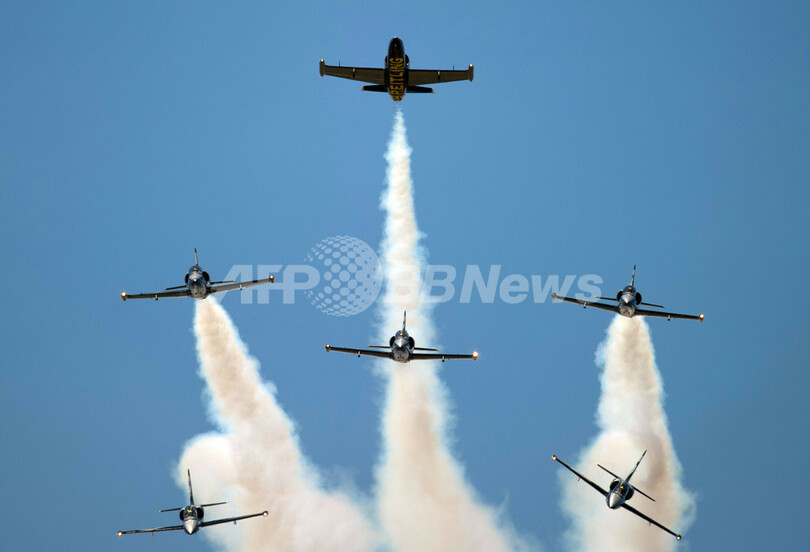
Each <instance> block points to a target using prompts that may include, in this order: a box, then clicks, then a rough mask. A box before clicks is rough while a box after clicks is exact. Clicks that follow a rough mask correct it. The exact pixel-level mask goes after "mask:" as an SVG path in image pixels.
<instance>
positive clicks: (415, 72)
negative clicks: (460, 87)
mask: <svg viewBox="0 0 810 552" xmlns="http://www.w3.org/2000/svg"><path fill="white" fill-rule="evenodd" d="M320 71H321V76H324V75H328V76H330V77H340V78H342V79H350V80H358V81H360V82H369V83H371V85H370V86H369V85H367V86H364V87H363V90H366V91H368V92H387V93H388V95H389V96H391V99H392V100H394V101H395V102H398V101H401V100H402V98H404V97H405V93H406V92H408V93H411V94H419V93H429V94H432V93H433V89H432V88H428V87H426V86H422V85H425V84H438V83H442V82H452V81H462V80H470V81H471V80H473V66H472V64H470V66H469V68H468V69H467V70H465V71H455V70H451V71H439V70H438V69H411V61H410V60H409V59H408V56H406V55H405V46H404V45H403V44H402V40H401V39H400V38H397V37H394V38H392V39H391V42H390V43H389V44H388V55H387V56H385V67H383V68H382V69H373V68H368V67H342V66H340V65H326V64H325V63H324V62H323V59H322V60H321V62H320Z"/></svg>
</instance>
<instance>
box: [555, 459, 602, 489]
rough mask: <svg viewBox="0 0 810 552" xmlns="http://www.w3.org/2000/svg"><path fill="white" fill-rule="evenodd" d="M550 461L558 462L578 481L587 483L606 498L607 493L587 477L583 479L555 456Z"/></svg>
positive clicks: (582, 476)
mask: <svg viewBox="0 0 810 552" xmlns="http://www.w3.org/2000/svg"><path fill="white" fill-rule="evenodd" d="M551 459H552V460H554V461H555V462H559V463H560V464H562V465H563V466H565V467H566V468H568V470H569V471H571V472H573V473H574V475H576V476H577V477H578V478H579V479H582V480H583V481H584V482H585V483H587V484H588V485H590V486H591V487H593V488H594V489H596V490H597V491H599V492H600V493H602V496H607V495H608V492H607V491H606V490H605V489H603V488H602V487H600V486H599V485H597V484H596V483H594V482H593V481H591V480H590V479H588V478H587V477H585V476H584V475H582V474H581V473H579V472H578V471H577V470H575V469H574V468H572V467H571V466H569V465H568V464H566V463H565V462H563V461H562V460H560V459H559V458H557V457H556V456H552V457H551Z"/></svg>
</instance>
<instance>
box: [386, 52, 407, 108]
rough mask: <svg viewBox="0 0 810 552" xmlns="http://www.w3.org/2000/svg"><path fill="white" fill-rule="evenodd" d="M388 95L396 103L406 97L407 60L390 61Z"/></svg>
mask: <svg viewBox="0 0 810 552" xmlns="http://www.w3.org/2000/svg"><path fill="white" fill-rule="evenodd" d="M388 93H389V94H390V95H391V99H393V100H394V101H397V102H398V101H400V100H401V99H402V98H403V97H405V59H404V58H389V59H388Z"/></svg>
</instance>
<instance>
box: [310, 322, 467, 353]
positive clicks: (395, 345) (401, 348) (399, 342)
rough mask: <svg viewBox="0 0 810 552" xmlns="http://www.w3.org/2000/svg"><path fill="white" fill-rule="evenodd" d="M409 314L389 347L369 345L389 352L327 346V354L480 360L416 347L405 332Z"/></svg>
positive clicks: (390, 341) (389, 342)
mask: <svg viewBox="0 0 810 552" xmlns="http://www.w3.org/2000/svg"><path fill="white" fill-rule="evenodd" d="M407 314H408V313H407V312H406V313H405V314H403V316H402V329H401V330H399V331H398V332H397V333H395V334H394V335H393V336H392V337H391V339H390V340H389V341H388V345H369V347H373V348H375V349H388V350H387V351H373V350H372V351H370V350H368V349H346V348H344V347H332V346H331V345H329V344H328V343H327V344H326V352H327V353H328V352H329V351H339V352H341V353H351V354H353V355H357V356H361V355H368V356H375V357H380V358H390V359H391V360H395V361H397V362H410V361H412V360H441V361H442V362H444V361H445V360H447V359H454V358H471V359H473V360H478V353H477V352H473V354H471V355H448V354H445V353H439V352H438V349H426V348H424V347H416V346H415V344H416V342H415V341H414V339H413V338H412V337H411V336H410V335H408V332H407V331H406V330H405V322H406V316H407ZM414 351H431V352H429V353H416V352H414Z"/></svg>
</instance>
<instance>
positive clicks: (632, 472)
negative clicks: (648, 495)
mask: <svg viewBox="0 0 810 552" xmlns="http://www.w3.org/2000/svg"><path fill="white" fill-rule="evenodd" d="M645 454H647V451H646V450H645V451H644V452H642V453H641V458H639V459H638V462H636V467H635V468H633V471H631V472H630V475H628V476H627V479H625V481H627V482H628V483H630V478H631V477H633V474H634V473H636V470H637V469H638V465H639V464H641V461H642V460H644V455H645ZM642 494H643V493H642Z"/></svg>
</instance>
